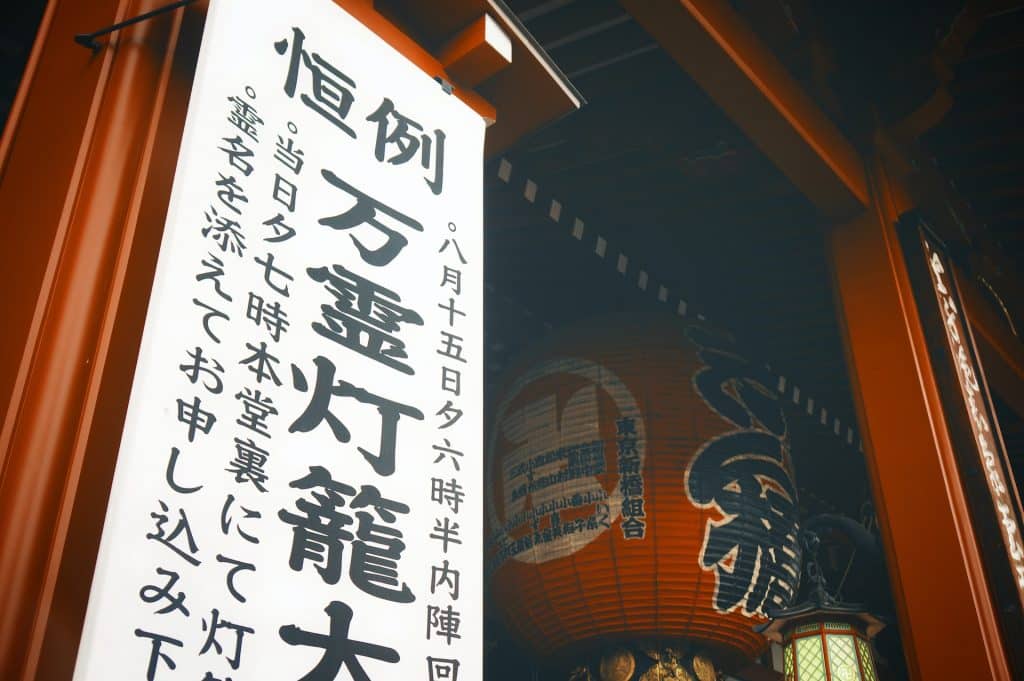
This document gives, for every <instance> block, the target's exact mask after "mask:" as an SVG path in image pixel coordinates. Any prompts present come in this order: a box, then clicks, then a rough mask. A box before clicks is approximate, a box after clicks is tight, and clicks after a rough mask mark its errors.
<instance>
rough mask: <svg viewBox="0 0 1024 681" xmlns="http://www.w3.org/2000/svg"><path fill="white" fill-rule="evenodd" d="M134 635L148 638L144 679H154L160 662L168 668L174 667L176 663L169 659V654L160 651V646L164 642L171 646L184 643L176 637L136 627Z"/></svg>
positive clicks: (179, 645) (149, 680) (151, 680)
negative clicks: (147, 654)
mask: <svg viewBox="0 0 1024 681" xmlns="http://www.w3.org/2000/svg"><path fill="white" fill-rule="evenodd" d="M135 635H136V636H138V637H139V638H148V639H149V642H150V644H151V647H150V649H149V665H148V666H147V667H146V681H153V680H154V679H156V670H157V666H158V665H159V664H160V662H163V663H164V664H165V665H167V668H168V669H172V670H173V669H176V668H177V666H178V665H177V664H175V663H174V660H173V659H171V656H170V655H168V654H167V653H164V652H161V650H160V648H161V646H163V644H165V643H169V644H170V645H172V646H178V647H179V648H181V647H183V646H184V644H183V643H182V642H181V641H179V640H178V639H176V638H171V637H170V636H162V635H160V634H154V633H152V632H149V631H143V630H142V629H136V630H135Z"/></svg>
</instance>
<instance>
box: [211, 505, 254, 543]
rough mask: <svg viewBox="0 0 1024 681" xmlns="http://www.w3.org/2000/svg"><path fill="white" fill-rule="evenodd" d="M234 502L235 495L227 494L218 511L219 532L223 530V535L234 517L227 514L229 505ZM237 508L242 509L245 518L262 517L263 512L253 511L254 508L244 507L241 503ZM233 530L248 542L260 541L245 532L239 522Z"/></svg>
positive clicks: (229, 527) (229, 508)
mask: <svg viewBox="0 0 1024 681" xmlns="http://www.w3.org/2000/svg"><path fill="white" fill-rule="evenodd" d="M234 503H235V495H234V494H229V495H228V496H227V498H225V499H224V507H223V508H221V511H220V529H221V532H223V533H224V534H225V535H227V533H228V531H229V530H230V529H231V521H232V520H234V517H233V516H230V515H229V511H230V510H231V506H232V505H233V504H234ZM239 508H241V509H242V512H243V513H244V514H245V515H244V517H245V518H262V517H263V514H262V513H260V512H259V511H254V510H252V509H250V508H246V507H245V506H242V505H239ZM235 530H236V531H237V532H238V535H239V536H240V537H241V538H242V539H244V540H245V541H247V542H249V543H250V544H259V543H260V540H259V539H258V538H257V537H254V536H253V535H251V534H249V533H248V532H246V531H245V530H243V529H242V524H241V523H238V524H237V525H235Z"/></svg>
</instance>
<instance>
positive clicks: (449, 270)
mask: <svg viewBox="0 0 1024 681" xmlns="http://www.w3.org/2000/svg"><path fill="white" fill-rule="evenodd" d="M446 284H447V285H448V286H449V287H451V290H452V291H453V292H454V293H455V295H457V296H460V295H462V270H457V269H455V268H454V267H449V266H448V265H445V266H444V272H443V273H442V274H441V284H440V286H441V288H444V287H445V285H446Z"/></svg>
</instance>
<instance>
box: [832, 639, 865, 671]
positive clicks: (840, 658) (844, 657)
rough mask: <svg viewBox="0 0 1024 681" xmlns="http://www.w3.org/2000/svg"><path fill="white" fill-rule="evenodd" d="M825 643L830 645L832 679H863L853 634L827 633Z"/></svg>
mask: <svg viewBox="0 0 1024 681" xmlns="http://www.w3.org/2000/svg"><path fill="white" fill-rule="evenodd" d="M825 645H827V646H828V666H829V670H830V671H831V677H832V681H861V678H860V665H859V664H857V650H856V649H855V648H854V646H853V636H849V635H845V634H827V635H826V636H825Z"/></svg>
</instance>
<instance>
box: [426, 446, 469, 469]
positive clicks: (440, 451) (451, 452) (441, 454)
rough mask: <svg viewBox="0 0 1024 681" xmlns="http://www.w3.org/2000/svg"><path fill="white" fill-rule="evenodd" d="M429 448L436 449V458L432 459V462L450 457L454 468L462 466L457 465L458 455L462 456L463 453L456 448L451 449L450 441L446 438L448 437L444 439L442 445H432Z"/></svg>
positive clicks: (438, 461)
mask: <svg viewBox="0 0 1024 681" xmlns="http://www.w3.org/2000/svg"><path fill="white" fill-rule="evenodd" d="M431 448H432V449H434V450H436V451H437V458H436V459H434V463H440V462H441V460H442V459H450V460H451V462H452V466H454V467H455V470H457V471H460V470H462V467H461V466H460V465H459V459H458V457H461V456H463V453H462V452H460V451H459V450H457V449H453V448H452V443H451V442H450V441H449V440H448V438H445V439H444V445H443V446H442V445H432V446H431Z"/></svg>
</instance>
